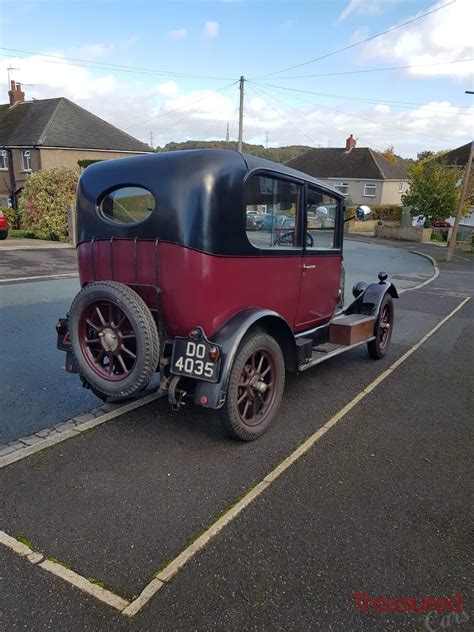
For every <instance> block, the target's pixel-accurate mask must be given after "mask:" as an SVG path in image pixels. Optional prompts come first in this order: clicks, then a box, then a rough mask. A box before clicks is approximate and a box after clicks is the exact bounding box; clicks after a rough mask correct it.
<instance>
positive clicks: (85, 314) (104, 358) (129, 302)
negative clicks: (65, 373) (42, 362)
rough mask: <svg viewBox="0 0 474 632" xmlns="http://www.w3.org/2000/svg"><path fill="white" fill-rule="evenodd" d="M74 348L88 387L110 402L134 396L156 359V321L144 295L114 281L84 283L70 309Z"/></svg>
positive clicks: (155, 364)
mask: <svg viewBox="0 0 474 632" xmlns="http://www.w3.org/2000/svg"><path fill="white" fill-rule="evenodd" d="M68 328H69V333H70V337H71V345H72V350H73V353H74V355H75V357H76V360H77V362H78V364H79V369H80V373H81V375H82V377H83V378H84V379H85V380H86V382H87V383H88V384H89V385H90V387H91V389H92V391H93V392H94V393H95V394H96V395H98V396H99V397H102V398H110V399H113V400H114V401H119V400H123V399H128V398H130V397H133V396H134V395H137V394H138V393H139V392H140V391H142V390H143V389H144V388H146V386H147V385H148V384H149V382H150V380H151V378H152V376H153V374H154V372H155V370H156V367H157V366H158V361H159V348H160V341H159V336H158V331H157V327H156V323H155V321H154V319H153V316H152V314H151V312H150V310H149V309H148V307H147V305H146V304H145V302H144V301H143V299H142V298H141V297H140V296H138V294H137V293H136V292H134V291H133V290H131V289H130V288H129V287H128V286H126V285H123V284H122V283H116V282H115V281H103V282H99V283H91V284H90V285H86V287H84V288H83V289H82V290H81V291H80V292H79V294H78V295H77V296H76V298H75V299H74V301H73V303H72V305H71V310H70V313H69V325H68Z"/></svg>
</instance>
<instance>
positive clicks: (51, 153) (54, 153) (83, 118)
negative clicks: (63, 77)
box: [0, 81, 152, 208]
mask: <svg viewBox="0 0 474 632" xmlns="http://www.w3.org/2000/svg"><path fill="white" fill-rule="evenodd" d="M8 95H9V97H10V103H7V104H4V105H0V207H2V206H3V207H6V206H13V207H14V208H16V205H17V199H18V195H20V194H21V190H22V188H23V184H24V182H25V178H26V177H27V175H28V174H29V173H31V172H32V171H38V170H39V169H49V168H51V167H58V166H65V167H72V168H77V161H78V160H84V159H91V160H96V159H102V160H105V159H109V158H122V157H124V156H133V155H134V154H143V153H147V152H152V149H151V148H150V147H149V146H148V145H146V144H145V143H142V142H140V141H139V140H137V139H136V138H133V136H129V135H128V134H126V133H125V132H122V131H121V130H119V129H117V128H116V127H114V126H113V125H110V123H107V122H106V121H104V120H103V119H101V118H99V117H98V116H95V115H94V114H92V113H91V112H88V111H87V110H84V109H83V108H81V107H79V106H78V105H76V104H75V103H73V102H72V101H69V99H66V98H65V97H58V98H55V99H39V100H36V101H25V93H24V92H23V91H22V90H21V85H20V84H19V83H15V81H12V82H11V89H10V90H9V92H8Z"/></svg>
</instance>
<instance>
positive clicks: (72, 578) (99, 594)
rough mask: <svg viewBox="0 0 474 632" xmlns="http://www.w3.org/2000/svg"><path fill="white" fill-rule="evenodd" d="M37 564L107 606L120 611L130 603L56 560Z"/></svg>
mask: <svg viewBox="0 0 474 632" xmlns="http://www.w3.org/2000/svg"><path fill="white" fill-rule="evenodd" d="M38 566H39V567H40V568H42V569H44V570H45V571H48V573H52V574H53V575H56V576H57V577H60V578H61V579H63V580H64V581H66V582H67V583H68V584H71V585H72V586H75V587H76V588H79V590H82V592H85V593H87V594H88V595H91V596H92V597H95V598H96V599H99V601H102V602H103V603H106V604H107V605H108V606H112V608H115V609H116V610H119V611H120V612H121V611H122V610H124V609H125V608H126V607H127V606H128V605H129V603H130V602H129V601H127V600H126V599H123V598H122V597H119V596H118V595H116V594H115V593H113V592H111V591H110V590H107V589H106V588H102V586H98V585H97V584H94V583H92V582H90V581H89V580H88V579H86V578H85V577H83V576H82V575H79V574H78V573H75V572H74V571H72V570H71V569H70V568H65V567H64V566H62V565H61V564H58V563H57V562H52V561H51V560H45V561H44V562H41V564H38Z"/></svg>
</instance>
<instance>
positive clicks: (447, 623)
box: [352, 592, 469, 632]
mask: <svg viewBox="0 0 474 632" xmlns="http://www.w3.org/2000/svg"><path fill="white" fill-rule="evenodd" d="M352 597H353V598H354V600H355V609H356V612H378V613H380V612H415V613H426V616H425V627H426V629H427V630H428V631H429V632H434V631H435V630H444V629H446V628H450V627H453V626H455V625H459V624H461V623H466V622H467V621H469V616H468V615H467V613H466V612H465V611H464V610H463V605H462V599H463V595H462V593H461V592H458V593H457V594H456V595H454V596H453V597H418V598H417V597H390V596H385V597H380V596H379V597H370V596H369V595H367V594H366V593H362V592H357V593H352Z"/></svg>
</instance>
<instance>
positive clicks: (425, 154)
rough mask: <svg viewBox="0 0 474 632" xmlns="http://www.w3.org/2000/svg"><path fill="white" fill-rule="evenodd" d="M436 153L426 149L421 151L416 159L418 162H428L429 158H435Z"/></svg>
mask: <svg viewBox="0 0 474 632" xmlns="http://www.w3.org/2000/svg"><path fill="white" fill-rule="evenodd" d="M434 154H435V153H434V151H431V150H430V149H425V150H424V151H419V152H418V153H417V154H416V159H417V160H426V159H427V158H431V157H432V156H434Z"/></svg>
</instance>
